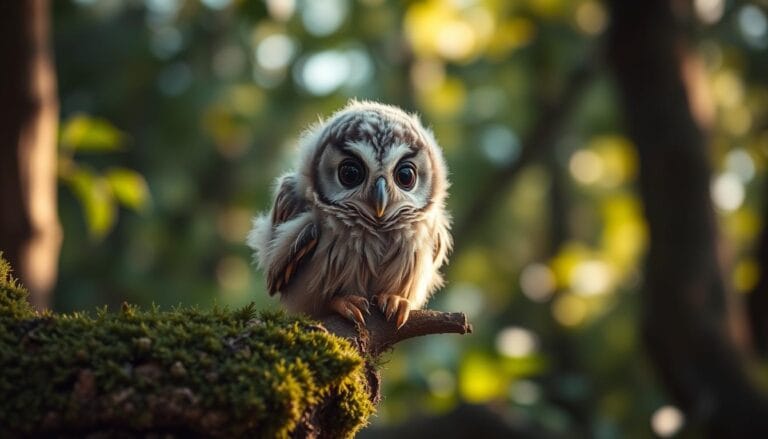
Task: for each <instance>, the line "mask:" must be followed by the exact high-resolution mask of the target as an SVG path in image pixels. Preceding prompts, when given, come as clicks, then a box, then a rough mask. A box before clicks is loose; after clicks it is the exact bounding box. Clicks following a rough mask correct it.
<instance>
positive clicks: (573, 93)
mask: <svg viewBox="0 0 768 439" xmlns="http://www.w3.org/2000/svg"><path fill="white" fill-rule="evenodd" d="M592 58H593V57H592V56H588V57H586V59H585V61H584V63H583V64H582V65H580V66H578V67H577V68H576V69H575V70H574V71H573V72H572V73H571V74H570V76H569V77H568V79H567V81H566V84H565V86H564V87H563V91H562V93H561V95H560V96H559V97H557V98H555V99H552V100H551V101H550V102H549V103H548V104H547V105H545V108H544V109H543V111H542V112H541V115H540V116H539V118H538V119H537V120H536V122H535V124H534V126H533V128H532V129H531V131H530V133H529V134H528V136H527V137H526V138H525V139H524V141H523V142H522V145H523V146H522V151H521V153H520V156H519V157H518V158H517V160H515V161H514V162H512V163H510V164H509V165H508V166H506V167H503V168H499V169H497V170H496V171H495V172H494V173H493V174H492V175H491V176H490V177H488V179H486V181H485V183H484V185H483V187H482V188H479V189H478V190H477V191H475V193H476V194H478V196H477V197H475V198H474V201H473V202H472V203H471V204H470V205H469V206H468V208H467V209H466V210H465V212H466V213H465V214H464V216H463V217H461V218H460V219H459V221H457V222H456V225H455V226H454V228H453V230H454V233H453V235H454V236H455V237H456V243H455V245H454V252H458V251H459V249H460V248H462V247H463V246H464V244H465V243H466V242H467V241H468V240H469V238H470V237H471V234H472V233H473V232H474V231H475V230H477V229H479V227H478V225H479V224H480V223H481V222H482V221H483V220H484V219H485V218H487V217H488V216H489V214H490V213H492V211H493V209H494V206H498V205H499V200H500V199H501V198H502V197H503V196H504V194H505V193H507V190H509V186H510V184H511V183H512V181H513V180H514V178H515V176H516V175H517V174H518V173H519V172H520V171H521V170H522V169H524V168H525V167H526V166H528V165H529V164H530V163H531V162H533V161H535V160H538V159H539V158H541V157H543V156H545V155H546V154H548V153H550V152H551V151H552V150H553V148H554V146H555V144H556V141H557V139H558V138H559V136H560V132H561V130H562V128H563V126H564V125H565V122H566V121H567V119H568V116H569V115H570V114H571V112H572V110H573V108H574V107H575V106H576V104H577V103H578V101H579V97H580V96H581V94H582V93H583V92H584V90H585V89H586V87H587V86H588V85H589V84H590V82H591V80H592V78H593V77H594V73H595V67H594V66H595V62H594V59H592Z"/></svg>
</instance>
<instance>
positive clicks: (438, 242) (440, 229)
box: [432, 215, 453, 268]
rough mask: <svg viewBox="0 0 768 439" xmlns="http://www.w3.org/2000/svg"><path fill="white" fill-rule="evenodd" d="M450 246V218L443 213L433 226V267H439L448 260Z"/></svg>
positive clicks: (451, 245) (451, 246)
mask: <svg viewBox="0 0 768 439" xmlns="http://www.w3.org/2000/svg"><path fill="white" fill-rule="evenodd" d="M452 248H453V238H452V237H451V232H450V218H449V217H448V216H447V215H443V217H442V218H441V219H440V220H439V221H438V222H437V224H436V227H435V239H434V243H433V247H432V260H433V261H434V264H435V267H437V268H440V267H441V266H442V265H443V264H444V263H445V262H446V261H447V260H448V254H449V253H450V252H451V249H452Z"/></svg>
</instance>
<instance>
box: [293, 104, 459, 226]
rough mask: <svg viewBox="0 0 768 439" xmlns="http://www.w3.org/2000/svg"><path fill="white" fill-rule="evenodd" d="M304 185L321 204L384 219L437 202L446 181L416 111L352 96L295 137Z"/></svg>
mask: <svg viewBox="0 0 768 439" xmlns="http://www.w3.org/2000/svg"><path fill="white" fill-rule="evenodd" d="M301 161H302V166H301V167H302V174H303V177H304V179H305V184H306V186H307V187H306V188H305V190H308V195H309V192H311V195H312V196H313V197H314V198H315V199H316V200H317V201H318V202H319V203H321V204H323V205H326V206H333V207H337V208H343V209H344V210H345V212H346V215H354V216H356V217H359V218H362V219H363V220H365V221H366V222H367V223H371V224H385V223H389V222H392V221H394V220H400V219H402V218H406V217H411V218H415V217H417V216H418V214H419V213H423V212H427V211H429V210H430V208H432V207H435V206H437V207H438V208H439V209H442V207H443V204H444V201H445V197H446V191H447V188H448V181H447V176H446V173H447V172H446V166H445V162H444V160H443V155H442V151H441V149H440V147H439V146H438V145H437V142H436V141H435V138H434V136H433V135H432V132H431V131H430V130H428V129H426V128H425V127H424V126H423V125H422V123H421V121H420V120H419V119H418V117H416V116H414V115H410V114H407V113H405V112H404V111H402V110H400V109H399V108H397V107H393V106H389V105H382V104H378V103H374V102H358V101H352V102H350V103H349V104H348V105H347V106H346V107H345V108H343V109H342V110H340V111H338V112H337V113H335V114H334V115H333V116H331V117H330V118H328V119H327V120H325V121H321V122H320V123H319V124H318V125H316V126H314V127H312V128H311V129H310V130H309V131H308V132H307V133H306V134H305V136H304V137H303V139H302V156H301Z"/></svg>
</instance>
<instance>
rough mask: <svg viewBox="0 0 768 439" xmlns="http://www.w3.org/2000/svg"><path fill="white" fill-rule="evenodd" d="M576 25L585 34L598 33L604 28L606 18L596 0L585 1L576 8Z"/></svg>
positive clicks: (603, 10)
mask: <svg viewBox="0 0 768 439" xmlns="http://www.w3.org/2000/svg"><path fill="white" fill-rule="evenodd" d="M575 18H576V25H577V26H578V28H579V30H581V31H582V32H584V33H585V34H587V35H599V34H601V33H602V32H603V30H605V26H606V24H607V21H608V18H607V15H606V13H605V9H604V8H603V6H602V5H601V4H600V3H599V2H596V1H585V2H582V3H581V4H579V6H578V7H577V8H576V17H575Z"/></svg>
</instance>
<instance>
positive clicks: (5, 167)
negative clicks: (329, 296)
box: [0, 0, 61, 309]
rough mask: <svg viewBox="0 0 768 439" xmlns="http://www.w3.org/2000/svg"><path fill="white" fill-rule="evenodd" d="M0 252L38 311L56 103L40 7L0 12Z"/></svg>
mask: <svg viewBox="0 0 768 439" xmlns="http://www.w3.org/2000/svg"><path fill="white" fill-rule="evenodd" d="M0 57H2V59H3V60H5V62H4V63H3V80H2V81H0V103H2V105H1V106H0V251H2V252H3V253H4V257H5V258H6V259H8V260H9V261H11V263H12V264H13V266H14V267H16V270H17V275H18V276H19V277H20V278H21V279H22V280H23V281H24V283H25V285H27V287H28V288H29V290H30V293H31V296H30V299H31V300H32V303H33V304H34V305H35V306H36V307H37V308H39V309H41V308H45V307H46V306H47V305H48V302H49V296H50V290H51V288H52V287H53V284H54V282H55V280H56V274H57V268H58V256H59V248H60V244H61V229H60V226H59V222H58V217H57V213H56V130H57V123H58V101H57V97H56V76H55V71H54V66H53V62H52V59H51V48H50V38H49V3H48V1H47V0H24V1H9V2H2V5H0Z"/></svg>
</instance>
